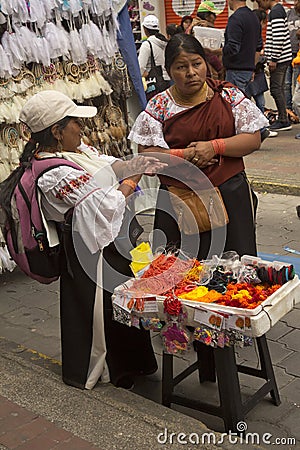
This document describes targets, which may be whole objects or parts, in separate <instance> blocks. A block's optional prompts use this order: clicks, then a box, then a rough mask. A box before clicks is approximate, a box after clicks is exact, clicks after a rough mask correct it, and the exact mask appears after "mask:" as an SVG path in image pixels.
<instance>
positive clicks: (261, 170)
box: [245, 124, 300, 195]
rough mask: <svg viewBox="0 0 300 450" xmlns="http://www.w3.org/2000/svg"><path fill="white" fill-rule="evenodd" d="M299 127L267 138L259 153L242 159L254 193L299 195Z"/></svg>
mask: <svg viewBox="0 0 300 450" xmlns="http://www.w3.org/2000/svg"><path fill="white" fill-rule="evenodd" d="M297 133H300V124H297V125H293V128H292V130H289V131H280V132H278V136H277V137H275V138H267V139H265V141H264V142H263V143H262V145H261V148H260V150H259V151H257V152H254V153H252V154H251V155H248V156H246V157H245V165H246V172H247V174H248V177H249V180H250V181H251V183H252V186H253V188H254V189H255V190H260V191H265V192H271V193H276V194H290V195H300V164H299V163H300V140H299V139H295V135H296V134H297Z"/></svg>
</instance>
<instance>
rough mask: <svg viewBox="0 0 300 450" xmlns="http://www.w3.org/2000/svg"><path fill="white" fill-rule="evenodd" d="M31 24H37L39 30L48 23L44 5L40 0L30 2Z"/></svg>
mask: <svg viewBox="0 0 300 450" xmlns="http://www.w3.org/2000/svg"><path fill="white" fill-rule="evenodd" d="M29 15H30V22H33V23H36V25H37V26H38V28H42V26H43V25H44V23H45V22H46V11H45V8H44V3H43V2H41V1H40V0H30V3H29Z"/></svg>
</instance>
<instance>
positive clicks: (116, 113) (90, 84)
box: [0, 0, 131, 273]
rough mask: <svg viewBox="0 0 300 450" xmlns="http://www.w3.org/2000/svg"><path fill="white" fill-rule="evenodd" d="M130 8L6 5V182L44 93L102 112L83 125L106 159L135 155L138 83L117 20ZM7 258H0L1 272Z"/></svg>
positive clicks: (1, 68) (2, 87) (84, 0)
mask: <svg viewBox="0 0 300 450" xmlns="http://www.w3.org/2000/svg"><path fill="white" fill-rule="evenodd" d="M125 5H126V1H123V0H122V1H120V0H43V1H41V0H30V1H28V0H14V1H12V0H3V1H1V2H0V9H1V13H0V14H1V16H0V24H1V28H0V136H1V143H0V182H1V181H3V180H4V179H5V178H7V177H8V176H9V174H10V173H11V171H12V170H13V169H14V168H15V167H16V166H17V165H18V163H19V155H20V154H21V152H22V151H23V148H24V146H25V144H26V142H28V140H29V139H30V130H28V129H27V128H26V127H25V126H24V125H23V124H21V123H19V114H20V111H21V109H22V107H23V105H24V104H25V103H26V101H27V100H28V99H29V98H30V97H31V96H32V95H34V94H36V93H37V92H39V91H41V90H49V89H50V90H52V89H53V90H57V91H59V92H62V93H64V94H65V95H67V96H68V97H70V98H71V99H72V100H74V101H76V102H77V103H83V104H90V105H94V106H96V107H97V109H98V114H97V116H96V117H95V118H93V119H86V120H85V122H84V133H85V136H84V137H83V140H84V141H85V142H87V143H89V144H90V145H93V146H95V147H96V148H97V149H98V150H99V152H101V153H105V154H107V155H114V156H117V157H123V156H125V155H127V154H128V153H129V152H130V150H129V149H128V145H127V140H126V135H127V131H128V113H127V106H126V99H127V98H128V97H129V96H130V95H131V82H130V80H129V77H128V72H127V65H126V64H125V62H124V60H123V58H122V56H121V54H120V53H119V48H118V41H117V33H118V31H119V24H118V20H117V14H118V13H119V12H120V10H121V9H123V8H124V6H125ZM1 242H2V239H1V236H0V245H1ZM1 255H2V256H3V255H6V253H4V251H3V252H1ZM6 259H7V258H6V257H5V258H4V256H3V258H1V257H0V273H1V271H2V270H3V267H4V266H5V264H4V263H3V261H5V260H6ZM3 264H4V265H3Z"/></svg>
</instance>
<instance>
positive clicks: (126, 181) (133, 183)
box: [122, 178, 137, 191]
mask: <svg viewBox="0 0 300 450" xmlns="http://www.w3.org/2000/svg"><path fill="white" fill-rule="evenodd" d="M122 184H126V186H129V187H131V189H132V190H133V191H134V190H135V188H136V187H137V183H135V182H134V181H133V180H130V179H129V178H126V179H125V180H123V181H122Z"/></svg>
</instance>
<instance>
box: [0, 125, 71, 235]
mask: <svg viewBox="0 0 300 450" xmlns="http://www.w3.org/2000/svg"><path fill="white" fill-rule="evenodd" d="M70 120H71V117H65V118H64V119H61V120H60V121H59V122H57V123H56V124H55V125H58V126H59V129H60V130H63V129H64V128H65V127H66V126H67V124H68V123H69V121H70ZM52 127H53V125H51V126H50V127H48V128H45V129H44V130H42V131H39V132H37V133H32V134H31V138H30V140H29V141H28V142H27V144H26V145H25V147H24V150H23V153H22V154H21V156H20V158H19V161H20V164H19V166H18V167H17V168H16V169H15V170H13V172H12V173H11V174H10V175H9V177H8V178H6V179H5V180H4V181H2V183H0V224H1V222H3V223H4V222H5V221H6V220H7V221H8V224H9V226H10V227H13V217H12V214H11V198H12V195H13V193H14V190H15V187H16V186H17V184H18V183H19V181H20V179H21V177H22V175H23V173H24V172H25V169H26V168H27V167H29V166H30V165H31V160H32V158H33V157H34V154H35V152H36V150H37V145H38V147H39V148H41V149H43V148H45V149H46V148H49V147H53V148H56V146H57V139H55V137H54V136H53V134H52V131H51V129H52Z"/></svg>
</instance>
